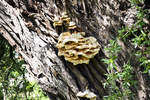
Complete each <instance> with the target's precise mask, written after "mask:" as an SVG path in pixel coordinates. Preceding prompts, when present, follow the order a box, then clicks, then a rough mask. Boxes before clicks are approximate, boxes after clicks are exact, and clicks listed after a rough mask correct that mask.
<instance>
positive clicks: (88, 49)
mask: <svg viewBox="0 0 150 100" xmlns="http://www.w3.org/2000/svg"><path fill="white" fill-rule="evenodd" d="M54 27H55V28H56V31H57V32H58V33H60V36H59V38H58V43H57V45H56V47H57V48H58V50H59V51H58V55H59V56H64V58H65V60H67V61H69V62H71V63H73V64H74V65H77V64H83V63H85V64H88V63H89V61H90V59H91V58H93V57H94V56H95V55H96V54H97V53H98V52H99V50H100V45H99V43H98V42H97V40H96V39H95V38H94V37H85V32H82V31H80V29H79V28H78V27H77V26H76V24H75V23H74V22H71V21H70V18H69V17H68V15H67V14H66V13H63V14H62V17H60V18H58V17H56V18H55V19H54Z"/></svg>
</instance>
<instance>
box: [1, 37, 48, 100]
mask: <svg viewBox="0 0 150 100" xmlns="http://www.w3.org/2000/svg"><path fill="white" fill-rule="evenodd" d="M24 63H25V62H24V61H23V60H22V59H21V58H20V57H19V55H18V54H17V53H15V51H14V50H13V47H11V46H10V45H9V44H8V42H7V41H6V40H5V39H4V38H3V37H1V36H0V100H49V99H48V97H46V96H45V94H44V93H43V91H42V90H41V89H40V87H39V86H38V85H37V84H36V82H35V81H31V82H29V81H28V80H27V77H26V75H28V74H27V71H26V69H25V67H24V66H23V64H24Z"/></svg>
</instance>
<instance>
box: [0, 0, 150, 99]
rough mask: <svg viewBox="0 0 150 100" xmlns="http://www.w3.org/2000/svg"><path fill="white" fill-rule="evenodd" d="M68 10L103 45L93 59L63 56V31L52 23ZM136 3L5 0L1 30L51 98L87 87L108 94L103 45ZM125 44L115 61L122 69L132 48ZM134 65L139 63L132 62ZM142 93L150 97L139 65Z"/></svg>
mask: <svg viewBox="0 0 150 100" xmlns="http://www.w3.org/2000/svg"><path fill="white" fill-rule="evenodd" d="M64 11H66V12H67V13H68V14H69V17H70V18H71V20H73V21H75V22H76V23H77V25H78V26H79V27H80V28H81V29H82V30H83V31H84V32H86V34H87V35H88V36H94V37H95V38H96V39H97V40H98V42H99V44H100V45H101V46H102V48H101V50H100V52H99V54H97V55H96V56H95V57H94V58H93V59H91V61H90V63H89V64H81V65H77V66H73V64H71V63H69V62H67V61H65V60H64V58H63V57H59V56H58V50H57V48H56V43H57V38H58V34H57V33H56V31H55V30H54V27H53V19H54V16H60V15H61V13H62V12H64ZM135 14H136V9H135V8H133V7H131V6H130V3H129V2H128V1H127V0H1V1H0V35H2V36H3V37H4V38H6V39H7V40H8V41H9V43H10V44H11V45H12V46H13V47H14V48H15V50H16V51H17V52H18V53H19V54H20V55H21V56H22V58H23V59H24V60H25V61H26V63H27V64H26V65H27V66H26V68H27V70H28V72H29V73H30V74H32V76H33V77H34V78H35V79H36V80H37V82H38V83H39V85H40V86H41V88H42V89H43V90H44V91H45V92H46V93H47V95H48V96H49V98H50V99H51V100H82V98H79V97H77V96H76V94H77V93H78V92H79V91H85V90H86V89H87V88H88V89H89V90H90V91H92V92H93V93H95V94H96V95H97V100H100V99H102V97H103V96H104V95H107V90H106V89H104V87H103V85H102V84H103V82H104V81H105V79H106V76H105V73H107V70H106V68H107V66H106V65H105V64H104V63H103V62H102V61H101V59H103V58H106V53H105V51H104V47H106V46H107V45H108V41H109V40H110V39H113V38H115V36H116V35H117V31H118V29H119V28H121V26H123V25H128V26H130V25H132V24H133V23H134V17H135ZM119 43H120V45H121V46H122V48H123V51H122V52H121V54H120V56H119V57H118V60H117V62H116V64H117V65H118V67H119V68H120V69H121V67H122V65H123V64H124V62H126V61H127V59H128V56H130V51H131V50H132V48H131V47H129V46H128V45H127V44H124V43H123V42H121V41H119ZM133 66H134V67H135V69H136V68H137V66H138V64H136V62H133ZM136 70H137V73H136V74H137V78H139V79H138V80H139V87H140V88H139V90H138V91H137V92H139V93H140V94H141V93H143V95H142V96H141V95H138V99H140V100H146V99H148V93H149V90H148V88H147V85H146V83H145V79H144V76H143V75H142V74H141V72H140V71H139V69H136Z"/></svg>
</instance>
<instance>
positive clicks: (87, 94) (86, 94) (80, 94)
mask: <svg viewBox="0 0 150 100" xmlns="http://www.w3.org/2000/svg"><path fill="white" fill-rule="evenodd" d="M77 97H81V98H87V99H90V100H96V97H97V96H96V95H95V94H94V93H93V92H91V91H90V90H85V91H84V92H81V91H80V92H78V93H77Z"/></svg>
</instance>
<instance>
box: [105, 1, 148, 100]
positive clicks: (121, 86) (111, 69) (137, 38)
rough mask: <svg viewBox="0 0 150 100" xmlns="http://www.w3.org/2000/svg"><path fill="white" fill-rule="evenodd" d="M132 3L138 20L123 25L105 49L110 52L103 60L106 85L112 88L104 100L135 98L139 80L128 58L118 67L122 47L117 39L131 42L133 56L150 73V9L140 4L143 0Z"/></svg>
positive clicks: (145, 71)
mask: <svg viewBox="0 0 150 100" xmlns="http://www.w3.org/2000/svg"><path fill="white" fill-rule="evenodd" d="M130 1H131V5H132V6H135V7H136V9H137V11H138V12H137V16H136V18H137V19H136V22H135V24H134V25H133V26H132V27H127V26H125V27H123V28H122V29H121V30H119V31H118V33H119V34H118V37H117V38H116V40H111V41H110V44H109V45H108V47H107V48H105V51H106V52H108V58H107V59H103V61H104V62H105V63H106V64H107V65H108V68H107V70H108V74H106V76H107V80H106V82H105V83H104V86H105V87H107V88H108V89H109V90H110V93H109V95H108V96H105V97H104V100H124V99H129V100H134V99H135V92H136V91H134V89H136V84H137V82H136V81H135V79H134V78H135V75H134V69H133V66H132V65H131V64H130V63H131V60H130V59H128V61H127V62H126V63H124V65H123V66H122V68H118V66H117V65H116V62H117V57H118V55H119V53H120V51H121V47H120V46H119V45H118V43H117V40H118V39H119V40H122V41H124V43H126V45H128V44H131V45H130V46H132V47H133V50H132V51H131V56H132V57H136V59H137V61H138V62H139V63H140V65H139V67H141V69H144V70H142V71H143V73H149V74H150V30H149V29H150V25H149V22H148V20H147V19H148V18H149V15H148V10H147V9H143V8H142V7H140V6H139V5H140V4H141V3H143V2H144V1H143V0H130Z"/></svg>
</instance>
